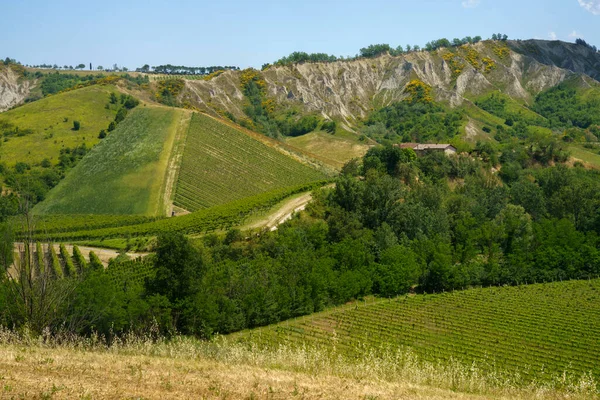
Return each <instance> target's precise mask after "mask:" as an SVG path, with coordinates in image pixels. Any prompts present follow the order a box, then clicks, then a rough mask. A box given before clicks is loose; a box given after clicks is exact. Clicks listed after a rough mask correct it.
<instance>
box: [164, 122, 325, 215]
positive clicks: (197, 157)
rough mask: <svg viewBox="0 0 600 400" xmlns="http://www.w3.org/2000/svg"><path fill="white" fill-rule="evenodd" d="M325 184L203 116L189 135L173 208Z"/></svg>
mask: <svg viewBox="0 0 600 400" xmlns="http://www.w3.org/2000/svg"><path fill="white" fill-rule="evenodd" d="M322 179H324V175H323V174H322V173H320V172H319V171H317V170H315V169H313V168H310V167H308V166H305V165H303V164H301V163H300V162H298V161H296V160H294V159H292V158H290V157H288V156H285V155H283V154H281V153H280V152H278V151H277V150H274V149H272V148H270V147H268V146H266V145H265V144H263V143H261V142H259V141H257V140H255V139H253V138H251V137H249V136H248V135H245V134H244V133H242V132H240V131H239V130H237V129H234V128H232V127H230V126H228V125H225V124H223V123H221V122H219V121H217V120H215V119H213V118H210V117H207V116H205V115H202V114H194V115H193V117H192V120H191V122H190V126H189V131H188V134H187V139H186V144H185V149H184V153H183V160H182V163H181V170H180V172H179V178H178V181H177V189H176V192H175V201H174V204H175V205H176V206H179V207H181V208H184V209H186V210H188V211H196V210H200V209H203V208H208V207H212V206H216V205H219V204H224V203H228V202H231V201H235V200H239V199H242V198H245V197H250V196H254V195H257V194H260V193H263V192H268V191H273V190H276V189H280V188H285V187H289V186H296V185H301V184H304V183H308V182H313V181H319V180H322Z"/></svg>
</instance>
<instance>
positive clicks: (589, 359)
mask: <svg viewBox="0 0 600 400" xmlns="http://www.w3.org/2000/svg"><path fill="white" fill-rule="evenodd" d="M234 337H236V338H237V339H238V340H241V341H242V342H251V343H255V344H262V345H267V346H274V345H279V344H282V343H286V344H297V345H300V344H306V343H308V344H315V345H317V346H319V347H326V348H331V347H335V348H336V349H337V350H339V351H342V352H343V353H345V354H348V355H350V356H359V355H360V353H362V352H365V351H370V350H375V351H376V350H377V349H380V348H387V347H389V346H392V348H397V347H407V348H410V349H412V350H413V351H414V352H415V353H416V354H417V355H418V356H419V357H420V358H421V359H423V360H426V361H430V362H436V361H447V360H450V359H451V358H453V359H456V360H459V361H461V362H463V363H467V364H468V363H471V362H476V363H478V364H480V365H482V366H483V368H484V370H485V369H486V368H489V369H492V367H493V368H500V369H502V370H507V371H512V372H518V373H519V374H521V376H522V378H523V379H525V381H527V382H532V381H545V380H551V379H553V378H555V377H556V376H558V375H560V374H562V373H563V371H569V372H572V373H574V374H576V375H577V376H580V375H582V374H585V373H588V372H590V371H591V372H592V373H593V376H594V377H595V379H596V380H597V379H598V378H599V377H600V341H598V337H600V280H593V281H571V282H560V283H549V284H537V285H529V286H519V287H504V288H484V289H472V290H466V291H461V292H453V293H443V294H438V295H418V296H413V297H400V298H397V299H394V300H382V301H376V302H375V303H372V304H369V305H363V304H357V305H352V306H344V307H340V308H337V309H333V310H332V311H327V312H324V313H321V314H316V315H314V316H309V317H305V318H302V319H299V320H296V321H288V322H284V323H281V324H278V325H276V326H270V327H266V328H262V329H258V330H254V331H249V332H243V333H240V334H237V335H234Z"/></svg>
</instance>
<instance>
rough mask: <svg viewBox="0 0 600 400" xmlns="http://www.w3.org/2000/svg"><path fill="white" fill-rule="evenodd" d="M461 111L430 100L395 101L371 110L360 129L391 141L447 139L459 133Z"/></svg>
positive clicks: (370, 135)
mask: <svg viewBox="0 0 600 400" xmlns="http://www.w3.org/2000/svg"><path fill="white" fill-rule="evenodd" d="M463 121H464V113H463V112H462V111H460V110H454V111H449V110H446V109H444V108H443V107H442V106H441V105H439V104H435V103H433V102H406V101H402V102H396V103H393V104H391V105H389V106H387V107H384V108H382V109H380V110H377V111H375V112H374V113H373V114H371V115H370V116H369V118H368V119H367V121H366V125H367V127H366V128H364V129H363V130H362V132H363V133H364V134H365V135H367V136H369V137H370V138H372V139H375V140H378V141H382V140H386V141H391V142H394V143H396V142H418V143H428V142H437V143H439V142H447V141H449V140H450V139H452V138H454V137H455V136H456V135H458V134H459V132H460V128H461V125H462V122H463Z"/></svg>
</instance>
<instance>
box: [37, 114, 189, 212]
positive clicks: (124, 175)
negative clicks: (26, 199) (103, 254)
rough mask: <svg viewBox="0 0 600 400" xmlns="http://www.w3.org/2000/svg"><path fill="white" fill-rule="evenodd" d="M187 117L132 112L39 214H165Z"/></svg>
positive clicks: (73, 173)
mask: <svg viewBox="0 0 600 400" xmlns="http://www.w3.org/2000/svg"><path fill="white" fill-rule="evenodd" d="M187 117H188V113H187V112H186V111H184V110H177V109H167V108H162V107H139V108H137V109H135V110H133V111H132V112H131V113H130V115H129V116H128V117H127V118H126V119H125V120H124V121H123V122H122V123H120V124H119V126H118V127H117V129H116V130H115V131H114V132H112V133H111V134H109V135H108V137H107V138H106V139H104V140H103V141H102V143H100V144H99V145H98V146H96V147H95V148H94V149H93V150H92V151H91V152H90V153H89V154H88V155H87V156H86V157H84V159H83V160H82V161H81V162H80V163H79V164H78V165H77V166H76V167H75V168H74V169H73V170H72V171H71V172H70V173H69V174H68V176H67V177H66V178H65V179H64V180H63V181H61V182H60V183H59V185H58V186H57V187H56V188H54V189H53V190H52V191H51V192H50V193H49V195H48V198H47V199H46V200H45V201H44V202H43V203H41V204H39V205H38V206H37V207H36V208H35V209H34V212H35V213H38V214H140V215H150V216H152V215H164V214H165V213H166V208H167V204H168V203H169V199H168V196H167V198H166V199H165V186H166V180H167V175H168V174H167V171H168V163H169V159H170V157H171V150H172V148H173V146H174V142H175V138H176V136H177V134H178V130H179V129H185V127H186V125H185V122H184V123H183V125H182V122H181V121H182V120H185V119H186V118H187Z"/></svg>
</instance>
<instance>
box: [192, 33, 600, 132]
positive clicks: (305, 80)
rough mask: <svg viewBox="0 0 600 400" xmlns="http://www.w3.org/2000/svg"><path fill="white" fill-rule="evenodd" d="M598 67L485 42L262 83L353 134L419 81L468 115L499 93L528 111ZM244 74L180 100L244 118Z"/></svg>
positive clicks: (584, 58)
mask: <svg viewBox="0 0 600 400" xmlns="http://www.w3.org/2000/svg"><path fill="white" fill-rule="evenodd" d="M599 65H600V55H598V54H597V53H595V52H594V51H593V50H591V49H590V48H588V47H585V46H580V45H576V44H571V43H565V42H559V41H555V42H547V41H543V40H527V41H508V42H502V41H483V42H479V43H477V44H473V45H464V46H460V47H452V48H441V49H438V50H435V51H431V52H428V51H417V52H410V53H406V54H403V55H400V56H390V55H387V54H385V55H381V56H379V57H376V58H359V59H356V60H349V61H337V62H331V63H300V64H292V65H288V66H271V67H269V68H268V69H266V70H263V71H261V72H260V76H261V77H262V79H263V80H264V82H265V85H266V89H265V91H266V93H267V96H268V97H269V98H271V99H273V100H274V101H275V103H276V104H277V105H278V106H279V107H280V108H283V109H300V110H302V111H301V112H302V113H304V114H309V113H318V114H320V115H321V116H322V117H323V118H331V119H334V120H337V121H339V122H340V125H341V127H343V128H344V129H347V130H350V131H354V130H355V129H356V128H357V127H358V126H359V125H360V122H361V121H362V120H363V119H364V118H366V117H367V116H368V115H369V114H370V113H371V112H372V111H373V110H376V109H378V108H381V107H383V106H386V105H389V104H391V103H393V102H395V101H399V100H402V99H404V98H406V93H405V92H404V88H405V86H406V85H407V84H408V83H409V82H410V81H411V80H414V79H418V80H420V81H422V82H424V83H425V84H427V85H429V86H430V87H432V88H433V96H434V99H435V100H436V101H438V102H441V103H444V104H447V105H449V106H450V107H460V106H466V107H468V106H470V105H471V104H472V102H473V101H474V100H475V99H476V98H478V97H479V96H483V95H486V94H488V93H490V92H493V91H498V90H499V91H501V92H502V93H504V94H505V95H507V96H509V97H511V98H512V99H514V100H515V101H516V102H518V103H520V104H531V103H532V102H533V100H534V98H535V96H536V95H537V94H538V93H540V92H541V91H543V90H545V89H548V88H551V87H554V86H556V85H557V84H559V83H560V82H562V81H564V80H566V79H569V78H571V77H573V76H574V75H584V74H585V75H588V76H589V77H592V78H594V79H597V78H599V77H600V67H599ZM243 73H244V72H243V71H228V72H225V73H223V74H221V75H219V76H218V77H216V78H214V79H212V80H210V81H199V80H194V81H192V80H189V81H186V82H185V89H184V91H183V92H182V94H181V98H182V99H183V98H185V99H186V101H188V102H190V104H192V105H194V106H196V107H198V108H200V109H201V110H203V111H205V112H209V113H213V114H218V113H220V114H223V113H224V112H228V113H230V114H231V115H233V116H235V117H236V118H243V117H244V116H245V113H244V104H245V103H244V94H243V91H242V89H241V88H240V85H239V82H240V79H241V76H242V74H243ZM588 79H589V78H588Z"/></svg>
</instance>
